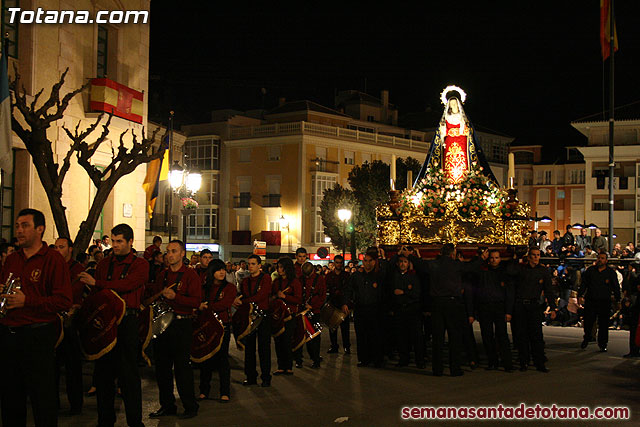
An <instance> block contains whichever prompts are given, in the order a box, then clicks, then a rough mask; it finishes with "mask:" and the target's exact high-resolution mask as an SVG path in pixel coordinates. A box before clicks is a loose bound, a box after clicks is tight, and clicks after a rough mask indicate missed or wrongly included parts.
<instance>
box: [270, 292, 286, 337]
mask: <svg viewBox="0 0 640 427" xmlns="http://www.w3.org/2000/svg"><path fill="white" fill-rule="evenodd" d="M269 313H271V335H273V337H277V336H280V334H282V333H283V332H284V324H285V322H288V321H289V320H291V312H290V311H289V307H287V304H285V302H284V301H282V300H281V299H275V300H273V301H271V303H270V304H269Z"/></svg>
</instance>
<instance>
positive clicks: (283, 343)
mask: <svg viewBox="0 0 640 427" xmlns="http://www.w3.org/2000/svg"><path fill="white" fill-rule="evenodd" d="M294 319H295V316H292V317H291V320H289V321H288V322H284V332H282V333H281V334H280V335H278V336H277V337H275V338H274V339H273V341H274V342H275V344H276V357H277V359H278V370H284V371H290V370H292V369H293V352H292V351H291V336H292V335H293V331H294V329H295V327H296V322H295V320H294Z"/></svg>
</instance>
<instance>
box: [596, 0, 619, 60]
mask: <svg viewBox="0 0 640 427" xmlns="http://www.w3.org/2000/svg"><path fill="white" fill-rule="evenodd" d="M612 13H613V11H612V10H611V0H600V47H601V49H602V60H603V61H604V60H606V59H607V58H608V57H609V55H610V54H611V52H610V50H611V45H610V39H611V14H612ZM613 51H614V52H617V51H618V32H617V31H616V22H615V17H614V21H613Z"/></svg>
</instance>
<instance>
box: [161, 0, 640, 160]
mask: <svg viewBox="0 0 640 427" xmlns="http://www.w3.org/2000/svg"><path fill="white" fill-rule="evenodd" d="M352 3H353V2H342V3H326V2H324V3H323V2H297V3H295V7H293V8H289V9H284V8H276V9H274V6H273V2H262V3H261V4H260V5H259V6H247V5H245V4H244V3H241V2H224V3H223V2H218V1H216V2H207V3H204V2H202V3H200V2H198V3H197V4H198V7H197V8H196V7H195V6H191V7H187V6H185V7H184V8H177V7H176V6H177V5H179V4H178V3H175V2H165V1H161V0H154V1H152V2H151V69H150V113H151V119H152V120H155V121H161V122H162V121H165V122H166V119H165V118H166V116H167V112H168V111H169V110H171V109H173V110H175V111H176V123H177V124H187V123H196V122H204V121H207V120H208V118H209V112H210V111H211V110H214V109H222V108H233V109H238V110H247V109H256V108H262V107H264V108H267V109H269V108H273V107H275V106H277V102H278V98H280V97H285V98H286V99H287V100H288V101H293V100H300V99H309V100H312V101H316V102H318V103H321V104H323V105H326V106H329V107H333V96H334V93H335V91H336V90H347V89H357V90H361V91H364V90H365V88H366V91H367V92H368V93H369V94H371V95H374V96H376V97H379V95H380V90H382V89H388V90H389V91H390V102H391V103H393V104H395V105H397V106H398V107H399V110H400V111H399V113H400V116H403V115H406V114H407V113H415V112H421V111H425V110H427V109H429V108H432V109H435V110H436V111H438V114H437V115H438V116H439V114H440V113H441V111H442V110H441V109H442V106H441V105H440V101H439V94H440V91H441V90H442V89H443V88H444V87H445V86H446V85H448V84H456V85H459V86H461V87H462V88H463V89H464V90H465V91H466V92H467V95H468V98H467V102H466V104H465V110H466V113H467V115H468V117H469V118H470V120H471V121H472V122H473V123H474V124H475V125H477V126H482V127H484V128H489V129H495V130H496V131H499V132H501V133H505V134H507V135H510V136H513V137H515V138H516V142H517V143H523V144H524V143H533V144H542V145H544V146H545V147H549V148H550V149H549V150H547V152H548V153H551V152H552V151H553V150H552V148H553V147H560V146H563V145H576V144H583V143H584V142H586V140H585V139H584V138H583V137H581V135H580V134H579V133H578V132H577V131H576V130H574V129H573V128H572V127H571V126H570V124H569V123H570V121H572V120H575V119H579V118H581V117H584V116H587V115H590V114H594V113H597V112H600V111H602V109H603V63H602V58H601V54H600V43H599V1H598V0H589V1H584V0H583V1H536V2H526V3H528V4H525V2H519V1H516V2H510V5H507V6H505V5H500V6H498V4H500V2H457V3H454V2H435V1H434V2H423V3H428V7H423V8H420V9H418V8H415V7H413V6H405V5H402V3H403V2H385V3H384V6H383V7H379V6H372V4H373V3H362V4H361V5H359V6H358V7H356V6H353V5H352ZM463 3H472V5H463ZM489 3H491V5H489ZM637 3H638V2H636V1H635V0H618V1H616V24H617V29H618V39H619V47H620V50H619V51H618V52H617V53H616V59H615V62H616V90H615V94H616V105H618V106H620V105H624V104H626V103H629V102H633V101H636V100H640V85H638V83H637V82H638V75H639V72H640V15H639V14H638V12H639V9H638V6H637ZM184 4H185V5H187V4H190V3H189V2H185V3H184ZM559 4H561V5H560V6H558V5H559ZM604 70H605V71H606V70H608V61H607V63H606V68H604ZM607 75H608V71H606V74H605V76H607ZM607 79H608V77H607ZM262 88H265V89H266V95H263V94H262ZM607 93H608V91H607ZM607 96H608V95H607ZM607 99H608V98H607ZM606 105H608V101H607V104H606ZM606 108H608V107H606ZM427 125H428V126H432V127H433V126H435V125H436V123H428V124H427Z"/></svg>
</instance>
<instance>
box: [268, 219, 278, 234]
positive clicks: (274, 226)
mask: <svg viewBox="0 0 640 427" xmlns="http://www.w3.org/2000/svg"><path fill="white" fill-rule="evenodd" d="M267 230H268V231H280V217H279V216H278V215H269V216H268V217H267Z"/></svg>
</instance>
